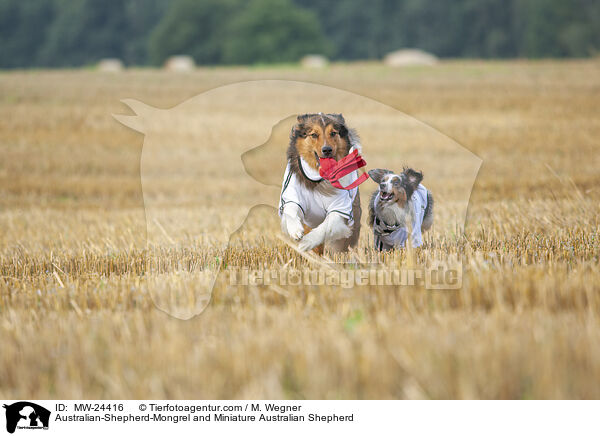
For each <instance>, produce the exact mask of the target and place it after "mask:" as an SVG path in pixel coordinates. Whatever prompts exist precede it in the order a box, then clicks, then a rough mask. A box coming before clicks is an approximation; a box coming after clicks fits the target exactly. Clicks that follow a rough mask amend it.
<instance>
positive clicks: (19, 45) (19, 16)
mask: <svg viewBox="0 0 600 436" xmlns="http://www.w3.org/2000/svg"><path fill="white" fill-rule="evenodd" d="M53 17H54V4H53V2H52V1H49V0H29V1H22V0H0V68H18V67H33V66H36V65H38V57H39V52H40V47H41V46H42V44H43V42H44V40H45V38H46V34H47V32H48V28H49V25H50V23H51V22H52V19H53Z"/></svg>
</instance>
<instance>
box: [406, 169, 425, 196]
mask: <svg viewBox="0 0 600 436" xmlns="http://www.w3.org/2000/svg"><path fill="white" fill-rule="evenodd" d="M404 176H405V177H406V181H407V182H408V185H409V186H410V187H411V188H412V190H413V191H416V190H417V188H418V187H419V183H421V181H422V180H423V173H422V172H420V171H415V170H413V169H412V168H405V169H404Z"/></svg>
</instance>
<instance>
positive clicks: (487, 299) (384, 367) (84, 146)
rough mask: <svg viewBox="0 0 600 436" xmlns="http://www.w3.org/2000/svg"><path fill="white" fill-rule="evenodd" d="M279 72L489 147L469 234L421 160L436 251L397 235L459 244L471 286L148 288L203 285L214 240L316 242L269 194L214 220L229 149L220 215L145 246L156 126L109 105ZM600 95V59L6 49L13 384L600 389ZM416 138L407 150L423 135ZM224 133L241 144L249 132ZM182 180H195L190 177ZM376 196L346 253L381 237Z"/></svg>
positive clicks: (1, 230)
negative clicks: (179, 308)
mask: <svg viewBox="0 0 600 436" xmlns="http://www.w3.org/2000/svg"><path fill="white" fill-rule="evenodd" d="M267 78H270V79H286V80H297V81H308V82H314V83H319V84H324V85H329V86H333V87H336V88H341V89H344V90H347V91H351V92H353V93H356V94H360V95H364V96H367V97H370V98H372V99H375V100H378V101H380V102H382V103H385V104H387V105H389V106H392V107H394V108H396V109H397V110H399V111H402V112H404V113H406V114H408V115H410V116H411V117H414V118H415V119H417V120H419V121H421V122H423V123H424V125H428V126H431V127H432V128H433V129H434V130H435V131H437V132H441V134H443V135H447V136H448V137H449V138H452V139H453V140H454V141H456V142H457V143H458V144H460V145H462V146H463V147H465V148H466V149H468V150H470V151H471V152H473V153H475V154H476V155H477V156H479V157H480V158H481V159H482V161H483V164H482V166H481V169H480V171H479V174H478V177H477V179H476V181H475V185H474V188H473V191H472V195H471V197H470V203H469V209H468V216H467V221H466V226H465V231H464V234H458V233H457V232H456V231H455V230H456V227H455V226H454V214H455V211H456V208H455V206H456V205H455V204H454V200H453V190H454V186H455V184H454V183H455V182H456V178H455V177H450V176H449V174H452V171H451V168H450V169H449V170H448V172H447V173H444V171H439V172H431V171H430V172H427V171H425V177H426V178H425V182H424V183H425V184H426V185H427V186H428V187H429V188H431V189H432V190H433V191H434V193H437V194H438V195H437V197H436V198H437V199H438V203H436V214H437V216H436V220H437V222H436V224H435V227H434V229H433V232H431V233H430V234H428V235H427V237H426V242H425V246H424V247H423V249H421V250H420V251H419V252H417V253H412V252H411V253H396V254H394V255H392V256H388V257H385V259H383V261H384V262H385V264H386V265H387V266H390V267H392V266H395V265H396V266H397V265H408V266H410V265H420V264H426V263H427V262H429V261H431V260H435V259H445V258H448V257H452V256H455V257H458V258H460V259H462V262H463V286H462V288H461V289H459V290H443V291H432V290H427V289H424V288H422V287H420V286H386V287H378V286H372V285H371V286H356V287H353V288H351V289H343V288H340V287H331V286H326V285H321V286H310V287H301V286H289V287H282V286H279V285H266V286H230V284H229V282H228V281H227V280H225V279H224V276H219V277H220V279H219V280H218V281H217V283H216V286H215V288H214V291H213V294H212V298H211V300H210V304H208V306H207V307H206V309H205V310H204V312H203V313H202V314H200V315H199V316H197V317H195V318H193V319H190V320H187V321H184V320H180V319H177V318H175V317H172V316H169V315H168V314H166V313H164V312H162V311H160V310H158V309H157V308H156V307H155V305H154V302H153V300H152V298H151V290H152V289H163V288H166V289H178V290H180V291H181V290H187V289H192V290H193V289H195V288H196V287H198V282H199V274H200V273H201V271H202V270H203V269H204V268H205V267H208V266H214V262H215V259H219V261H222V267H223V268H224V269H227V268H232V266H233V265H237V266H247V267H252V268H271V269H285V268H292V267H297V268H305V267H308V266H309V264H310V261H307V260H306V259H304V258H303V257H301V256H300V255H299V254H298V253H296V252H295V251H294V250H293V249H291V248H290V247H289V246H288V245H286V244H285V243H284V242H283V241H282V240H280V239H279V238H278V237H277V231H276V230H273V229H274V228H275V229H276V226H277V219H276V217H275V216H274V214H271V215H269V211H268V210H267V211H265V210H263V211H262V212H260V213H257V214H256V216H253V215H251V216H250V218H249V219H248V222H247V223H246V225H245V226H244V229H243V230H242V231H241V233H240V234H239V235H238V236H236V237H234V240H233V241H232V244H231V246H230V248H229V249H227V250H223V249H221V247H219V246H216V245H211V244H210V243H209V242H206V239H205V238H200V237H199V235H200V234H205V233H206V232H207V231H208V233H209V234H210V232H211V231H214V232H218V231H219V223H224V222H225V221H226V220H227V219H230V217H231V216H232V215H233V214H235V213H236V212H239V211H237V207H236V203H237V197H236V194H237V195H239V192H238V186H237V185H238V183H239V181H238V180H233V179H232V180H230V179H228V178H227V174H226V172H225V173H224V175H223V176H222V178H221V179H220V180H219V183H221V184H222V185H223V186H222V188H223V189H225V191H226V192H229V193H230V194H229V195H228V196H227V198H223V199H217V200H216V201H219V206H220V207H219V209H218V210H219V211H221V212H220V213H221V214H222V215H217V216H211V219H210V220H207V218H206V217H205V216H202V214H200V215H199V214H198V213H196V212H195V209H194V207H193V204H192V205H191V206H189V208H188V207H187V206H180V205H178V207H177V208H176V209H175V210H174V212H173V213H174V215H172V216H171V218H172V219H173V220H175V221H176V222H177V226H178V228H180V229H181V230H182V231H181V234H173V233H171V232H169V234H168V239H169V240H170V241H171V242H174V244H165V245H164V246H161V244H160V243H154V244H152V245H151V246H147V244H146V243H147V240H146V237H147V234H146V214H145V210H144V199H143V194H142V186H141V181H140V154H141V150H142V144H143V136H142V135H141V134H139V133H136V132H134V131H133V130H131V129H128V128H126V127H125V126H122V125H120V124H119V123H118V122H116V121H115V120H114V119H113V118H112V116H111V114H113V113H122V114H130V112H128V109H127V108H126V107H124V106H123V105H122V104H121V103H120V102H119V100H121V99H124V98H133V99H137V100H140V101H143V102H145V103H147V104H150V105H152V106H155V107H159V108H170V107H173V106H175V105H177V104H178V103H180V102H182V101H185V100H186V99H189V98H191V97H193V96H196V95H198V94H200V93H202V92H203V91H206V90H209V89H211V88H215V87H217V86H220V85H224V84H228V83H235V82H240V81H247V80H256V79H267ZM599 103H600V62H598V60H589V61H564V62H550V61H540V62H517V61H513V62H476V61H472V62H446V63H442V64H441V65H439V66H436V67H432V68H407V69H389V68H386V67H383V66H381V65H377V64H351V65H333V66H331V67H330V68H328V69H325V70H322V71H306V70H301V69H296V68H292V67H289V68H288V67H281V68H271V69H263V68H249V69H241V68H227V69H221V68H215V69H199V70H198V71H197V72H194V73H191V74H181V75H173V74H168V73H165V72H160V71H153V70H133V71H127V72H125V73H122V74H103V73H99V72H95V71H86V70H77V71H31V72H1V73H0V340H1V345H0V368H1V369H2V370H1V371H0V397H2V398H38V399H44V398H129V399H134V398H156V399H160V398H178V399H206V398H259V397H260V398H288V399H316V398H326V399H339V398H342V399H346V398H349V399H350V398H352V399H353V398H360V399H367V398H369V399H371V398H382V399H383V398H385V399H387V398H500V399H508V398H600V384H598V383H596V381H597V380H599V379H600V318H599V317H600V267H599V265H598V262H599V255H600V248H599V244H598V238H599V236H600V235H599V219H598V214H599V212H600V207H599V202H598V200H599V199H600V171H599V170H598V168H599V167H600V143H599V138H600V104H599ZM277 104H286V105H290V104H291V103H290V102H277V100H276V99H273V100H268V101H258V102H256V107H255V110H256V113H257V114H260V113H261V112H262V111H268V110H270V109H272V108H273V106H274V105H277ZM217 115H218V114H217ZM229 115H230V114H222V116H223V117H224V118H226V117H227V116H229ZM376 122H377V121H376V120H374V121H373V123H376ZM249 123H251V121H250V122H249ZM365 123H366V124H365ZM363 124H365V127H364V130H365V134H366V138H363V139H365V143H364V144H363V145H364V147H365V153H366V156H367V161H369V158H372V161H374V162H377V159H378V156H377V155H375V156H373V155H369V151H368V150H369V143H368V141H367V139H368V138H370V137H371V136H372V137H373V138H376V137H377V128H375V127H373V128H372V129H371V130H372V131H373V132H372V133H369V131H370V126H369V125H368V121H364V122H363ZM221 130H223V129H221ZM219 131H220V130H219ZM225 131H227V130H225ZM359 133H361V131H360V130H359ZM381 135H382V138H383V143H385V138H386V137H385V135H390V133H389V132H383V131H381ZM266 136H268V135H266ZM390 138H391V137H390ZM418 138H419V136H418V135H415V136H414V137H411V141H412V142H411V141H409V142H410V145H409V150H410V152H409V154H408V155H407V157H406V159H407V160H408V161H407V162H406V164H411V165H412V164H413V162H420V160H419V159H421V155H423V154H426V153H427V144H425V143H424V144H420V143H419V142H418ZM212 140H214V142H215V143H218V144H219V146H220V147H224V149H226V146H227V142H228V140H229V136H228V135H224V136H223V137H216V138H212ZM390 144H391V145H390V149H389V150H388V152H389V154H390V156H393V155H394V148H393V147H392V145H393V141H391V140H390ZM282 146H283V147H284V148H285V144H283V145H282ZM421 147H422V148H421ZM224 153H225V154H226V152H224ZM382 153H383V155H385V153H386V151H385V150H384V151H383V152H382ZM277 158H278V159H279V158H280V156H277ZM390 158H391V157H390ZM269 159H274V157H270V158H269ZM403 159H404V157H402V158H401V159H399V161H403ZM435 159H436V156H435V155H433V156H432V155H427V156H426V160H429V161H431V160H435ZM442 159H446V158H445V157H438V160H442ZM267 162H268V163H269V164H270V162H271V160H267ZM273 162H274V161H273ZM443 163H444V162H443ZM445 165H447V166H448V167H451V166H453V165H454V163H453V162H452V161H451V160H446V161H445ZM417 167H418V166H417ZM440 167H443V165H441V166H440ZM277 177H279V176H277ZM182 183H183V184H182V187H181V190H182V192H188V190H187V188H188V186H187V185H186V183H189V184H190V187H191V186H193V183H194V180H187V179H186V180H184V181H183V182H182ZM368 183H371V182H368ZM368 183H366V184H365V185H362V187H361V192H362V196H363V204H365V202H366V199H367V197H368V194H369V193H370V192H371V191H372V189H373V187H374V185H372V184H368ZM456 183H458V182H456ZM273 189H275V191H277V190H278V188H273ZM175 194H177V193H175ZM175 194H173V195H175ZM259 194H260V193H257V194H256V195H257V201H258V197H259ZM275 195H277V193H275ZM188 200H189V199H186V198H184V199H183V201H182V203H181V204H183V205H189V204H190V203H189V201H188ZM250 200H252V198H251V199H250ZM275 201H276V199H275ZM261 213H262V214H263V215H261ZM265 214H266V215H265ZM365 217H366V213H364V214H363V233H362V235H361V242H360V246H359V248H358V250H357V251H356V252H355V253H353V254H352V255H351V256H349V257H347V258H346V260H356V259H358V261H365V259H367V260H372V259H374V258H376V257H377V256H376V254H375V253H373V251H372V250H371V245H370V241H371V240H370V239H369V238H370V235H369V231H368V229H367V227H366V225H365ZM211 226H212V227H211ZM204 236H205V235H204ZM236 238H237V240H236ZM240 239H241V241H240ZM351 258H352V259H351ZM355 267H356V264H355V263H352V264H350V265H345V266H343V267H342V268H355Z"/></svg>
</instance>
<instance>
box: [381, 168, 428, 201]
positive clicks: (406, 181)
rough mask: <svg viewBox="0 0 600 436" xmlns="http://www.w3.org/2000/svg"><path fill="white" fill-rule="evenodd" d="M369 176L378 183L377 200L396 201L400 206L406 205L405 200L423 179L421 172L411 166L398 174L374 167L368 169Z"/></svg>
mask: <svg viewBox="0 0 600 436" xmlns="http://www.w3.org/2000/svg"><path fill="white" fill-rule="evenodd" d="M369 176H370V177H371V179H373V181H374V182H375V183H377V184H378V185H379V201H381V202H383V203H387V204H393V203H398V204H399V205H400V206H401V207H404V206H406V202H407V201H408V199H409V198H410V197H412V195H413V192H415V190H416V189H417V188H418V186H419V183H421V181H422V180H423V173H421V172H418V171H415V170H413V169H412V168H404V170H403V171H402V172H401V173H400V174H394V173H393V172H392V171H390V170H384V169H376V170H371V171H369Z"/></svg>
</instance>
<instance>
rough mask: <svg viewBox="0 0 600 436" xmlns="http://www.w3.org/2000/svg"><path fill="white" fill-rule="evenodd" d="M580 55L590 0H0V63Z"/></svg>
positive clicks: (599, 36) (589, 52)
mask: <svg viewBox="0 0 600 436" xmlns="http://www.w3.org/2000/svg"><path fill="white" fill-rule="evenodd" d="M405 47H410V48H420V49H423V50H426V51H429V52H431V53H433V54H435V55H437V56H440V57H477V58H509V57H527V58H540V57H586V56H593V55H595V54H596V53H597V52H598V50H600V1H598V0H452V1H448V0H346V1H343V2H341V1H334V0H26V1H24V0H0V68H28V67H73V66H85V65H91V64H94V63H96V62H97V61H98V60H99V59H102V58H107V57H116V58H119V59H121V60H123V61H124V62H125V63H126V64H127V65H161V64H162V63H164V61H165V59H167V58H168V57H169V56H171V55H175V54H188V55H190V56H192V57H193V58H194V60H195V61H196V62H197V63H198V64H205V65H218V64H254V63H274V62H295V61H297V60H298V59H299V58H300V57H301V56H303V55H305V54H309V53H310V54H324V55H326V56H328V57H330V58H332V59H335V60H356V59H379V58H381V57H383V56H384V55H385V54H386V53H388V52H390V51H393V50H397V49H399V48H405Z"/></svg>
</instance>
